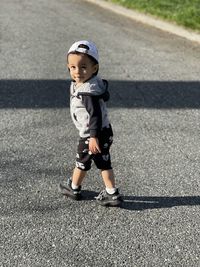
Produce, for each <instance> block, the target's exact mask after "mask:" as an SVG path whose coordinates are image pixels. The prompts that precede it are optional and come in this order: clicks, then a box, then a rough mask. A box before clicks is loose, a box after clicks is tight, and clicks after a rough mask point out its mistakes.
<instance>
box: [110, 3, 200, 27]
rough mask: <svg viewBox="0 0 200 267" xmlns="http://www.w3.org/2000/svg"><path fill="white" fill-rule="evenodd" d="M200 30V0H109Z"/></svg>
mask: <svg viewBox="0 0 200 267" xmlns="http://www.w3.org/2000/svg"><path fill="white" fill-rule="evenodd" d="M109 1H110V2H113V3H117V4H120V5H122V6H124V7H127V8H130V9H135V10H138V11H140V12H143V13H146V14H151V15H154V16H156V17H159V18H163V19H165V20H168V21H171V22H175V23H176V24H178V25H181V26H184V27H186V28H190V29H192V30H196V31H198V32H200V0H109Z"/></svg>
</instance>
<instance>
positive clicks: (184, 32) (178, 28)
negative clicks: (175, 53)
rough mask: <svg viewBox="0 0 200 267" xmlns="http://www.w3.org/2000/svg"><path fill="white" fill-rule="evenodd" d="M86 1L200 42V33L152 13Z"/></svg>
mask: <svg viewBox="0 0 200 267" xmlns="http://www.w3.org/2000/svg"><path fill="white" fill-rule="evenodd" d="M85 1H86V2H90V3H93V4H96V5H99V6H100V7H102V8H105V9H108V10H111V11H112V12H115V13H117V14H120V15H124V16H126V17H129V18H131V19H133V20H135V21H138V22H141V23H144V24H147V25H150V26H152V27H155V28H158V29H160V30H162V31H165V32H169V33H172V34H175V35H177V36H179V37H182V38H185V39H187V40H190V41H193V42H196V43H198V44H200V34H198V33H196V32H194V31H192V30H187V29H185V28H183V27H181V26H177V25H174V24H172V23H169V22H166V21H162V20H160V19H157V18H155V17H152V16H150V15H145V14H142V13H140V12H137V11H134V10H131V9H128V8H125V7H122V6H119V5H117V4H114V3H111V2H107V1H104V0H85Z"/></svg>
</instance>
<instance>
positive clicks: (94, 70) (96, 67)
mask: <svg viewBox="0 0 200 267" xmlns="http://www.w3.org/2000/svg"><path fill="white" fill-rule="evenodd" d="M98 69H99V64H96V65H94V69H93V73H96V72H97V71H98Z"/></svg>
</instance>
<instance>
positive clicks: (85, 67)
mask: <svg viewBox="0 0 200 267" xmlns="http://www.w3.org/2000/svg"><path fill="white" fill-rule="evenodd" d="M67 67H68V69H69V71H70V75H71V78H72V79H73V80H74V81H75V82H76V85H80V84H82V83H84V82H85V81H87V80H88V79H90V78H91V77H92V75H93V74H94V73H95V72H96V71H97V69H98V64H94V63H93V62H92V60H91V59H90V58H89V57H88V56H87V55H85V54H69V55H68V64H67Z"/></svg>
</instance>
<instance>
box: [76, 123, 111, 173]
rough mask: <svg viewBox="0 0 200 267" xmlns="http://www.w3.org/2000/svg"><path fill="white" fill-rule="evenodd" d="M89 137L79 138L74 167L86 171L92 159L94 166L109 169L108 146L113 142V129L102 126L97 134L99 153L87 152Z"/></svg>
mask: <svg viewBox="0 0 200 267" xmlns="http://www.w3.org/2000/svg"><path fill="white" fill-rule="evenodd" d="M89 139H90V138H89V137H87V138H80V139H79V143H78V148H77V156H76V167H77V168H78V169H81V170H84V171H88V170H90V168H91V163H92V161H94V163H95V165H96V167H97V168H98V169H100V170H110V169H112V167H111V159H110V152H109V150H110V146H111V145H112V142H113V131H112V128H111V126H110V128H104V129H103V130H102V131H101V133H100V135H99V146H100V149H101V153H98V154H95V155H94V154H93V155H91V154H89V153H88V152H89Z"/></svg>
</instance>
